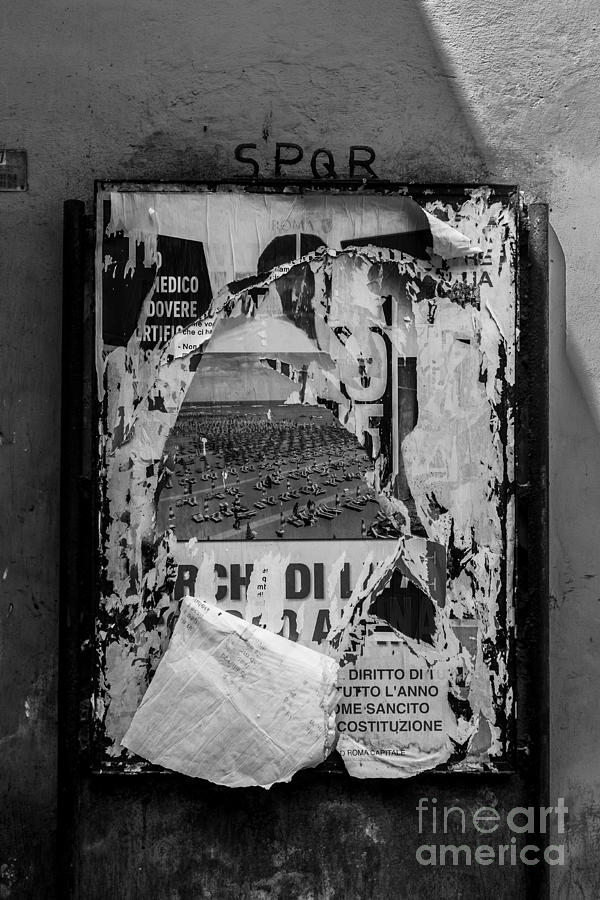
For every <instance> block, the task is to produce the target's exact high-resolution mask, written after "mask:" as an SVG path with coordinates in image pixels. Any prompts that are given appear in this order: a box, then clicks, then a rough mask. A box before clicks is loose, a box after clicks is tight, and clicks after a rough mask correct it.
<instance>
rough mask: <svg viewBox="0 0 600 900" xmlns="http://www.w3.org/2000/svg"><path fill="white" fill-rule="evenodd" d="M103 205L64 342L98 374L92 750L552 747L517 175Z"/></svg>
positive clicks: (111, 760)
mask: <svg viewBox="0 0 600 900" xmlns="http://www.w3.org/2000/svg"><path fill="white" fill-rule="evenodd" d="M96 200H97V209H96V222H95V265H94V278H95V295H94V297H93V298H92V297H91V295H89V293H88V298H89V307H88V308H89V310H90V312H92V314H93V319H94V322H95V328H94V336H93V338H92V330H91V321H92V319H91V318H90V317H88V320H87V326H86V327H87V331H86V335H87V337H86V338H85V340H84V342H83V343H85V344H86V347H87V350H86V352H85V356H86V357H88V358H87V359H85V360H84V359H82V358H80V359H79V362H78V361H77V360H76V359H75V358H74V357H73V356H71V358H70V361H69V363H68V365H70V366H72V367H73V366H74V367H77V366H78V365H81V366H82V373H83V372H84V371H85V377H86V378H87V382H86V383H87V395H86V396H85V397H83V399H82V398H80V397H78V396H77V397H72V398H71V402H70V403H69V404H68V407H67V409H66V411H65V423H64V428H65V430H66V431H65V433H67V434H69V433H71V434H73V439H74V440H75V441H76V440H78V439H77V438H76V437H75V436H74V433H73V428H72V427H71V430H70V431H69V428H70V426H69V422H71V426H72V422H73V419H77V416H78V415H80V414H81V415H83V410H82V407H81V404H82V403H84V404H85V418H86V421H87V425H88V429H87V432H86V434H87V439H88V441H89V443H88V445H86V448H85V449H82V448H81V447H80V448H79V449H77V448H75V451H76V453H75V455H76V456H81V457H82V458H83V459H84V460H85V466H87V469H86V470H85V472H84V474H85V475H86V476H87V479H88V481H87V482H86V483H87V484H89V488H88V491H89V493H88V497H87V500H86V503H89V504H91V508H92V509H94V510H95V513H94V518H93V521H94V523H97V527H94V528H93V529H92V533H89V531H88V532H86V533H85V535H84V537H85V540H87V542H88V544H87V548H88V550H89V553H86V558H87V559H92V558H93V560H94V562H93V564H91V565H88V567H87V569H86V567H85V566H84V567H83V571H84V575H83V581H82V582H81V583H80V586H81V584H83V586H84V588H85V591H86V595H87V596H90V591H91V590H92V584H94V585H95V589H94V590H95V596H94V601H93V604H90V605H89V606H88V607H87V608H86V611H84V613H83V615H82V613H81V610H80V609H77V612H76V614H75V616H74V617H72V618H71V622H73V621H74V619H76V620H77V621H78V622H79V626H78V628H80V629H81V630H80V631H78V633H77V637H76V640H75V641H73V640H72V639H71V641H70V642H69V641H67V645H68V646H70V647H71V651H70V656H69V654H68V653H67V662H66V665H67V666H69V665H70V666H71V667H72V669H73V671H75V670H77V672H78V674H77V678H78V681H79V684H80V686H82V691H83V693H82V698H83V702H84V703H87V702H89V703H90V705H91V709H92V716H91V728H90V731H89V735H90V743H89V746H88V749H89V760H90V762H91V766H92V768H93V769H94V770H95V771H98V772H121V773H135V772H142V771H152V770H153V769H154V768H155V767H158V766H160V767H162V768H163V769H166V770H174V771H178V772H182V773H184V774H188V775H194V776H198V777H200V778H204V779H206V780H209V781H213V782H215V783H217V784H227V785H230V786H240V787H241V786H248V785H256V784H258V785H263V786H267V785H269V784H272V783H274V782H276V781H286V780H289V779H290V778H291V777H292V776H293V775H294V773H295V772H297V771H299V770H300V769H304V768H307V767H308V768H310V767H314V766H316V765H318V764H319V763H323V762H325V761H327V762H326V765H327V766H328V768H329V770H330V771H332V772H333V771H335V770H336V768H337V769H339V770H343V769H345V770H347V772H349V774H350V775H352V776H355V777H357V778H381V777H384V778H406V777H409V776H412V775H416V774H418V773H421V772H425V771H436V772H476V773H481V774H484V773H487V774H490V773H497V772H509V771H512V770H514V769H515V767H518V765H519V752H518V748H521V749H522V748H523V747H524V746H526V747H527V752H528V754H529V761H528V763H527V764H528V765H530V764H531V760H532V759H533V758H534V757H536V754H539V753H541V752H542V750H541V746H540V741H541V739H542V738H541V733H540V731H539V727H538V724H539V723H538V720H537V718H536V716H537V713H536V709H539V708H540V698H541V699H542V705H543V701H544V690H545V688H544V677H545V676H544V675H543V672H544V651H543V639H542V640H540V634H541V635H543V634H544V629H545V625H544V616H543V612H542V610H541V607H540V603H539V598H540V597H543V596H545V591H544V584H545V577H546V564H547V554H546V548H545V511H546V495H545V478H546V468H545V452H546V449H545V448H546V437H545V436H546V430H547V419H546V418H545V412H544V410H545V408H546V404H547V377H546V374H545V373H546V371H547V332H546V328H547V326H546V311H545V308H543V307H540V309H539V310H535V309H534V302H535V300H536V292H537V293H538V294H539V295H543V294H544V291H545V280H544V279H545V275H544V271H543V267H541V268H540V270H539V272H540V275H539V281H536V279H535V278H534V277H533V278H532V277H531V271H532V269H531V266H532V264H533V266H534V271H535V265H536V258H539V257H540V255H541V256H543V253H544V252H545V243H544V240H543V238H544V235H543V222H544V210H543V209H536V211H534V215H533V218H532V211H531V210H530V211H529V216H528V212H527V210H525V209H524V208H523V205H522V202H521V200H520V196H519V192H518V190H517V189H516V188H514V187H498V186H491V187H488V186H450V187H448V186H443V187H442V186H426V187H415V186H407V185H397V184H390V183H380V182H375V181H373V182H371V183H368V184H367V185H366V186H365V185H363V184H360V185H357V184H355V183H342V182H335V183H330V182H324V181H323V182H312V183H310V184H298V183H294V184H292V183H289V184H284V183H280V182H276V183H275V182H271V183H256V182H254V183H244V184H239V183H223V184H193V185H191V184H137V183H136V184H130V183H123V182H118V183H110V182H106V183H101V184H99V185H98V190H97V196H96ZM71 209H72V210H73V212H74V218H72V219H71V227H72V229H73V233H74V235H75V238H76V240H78V239H82V238H81V231H79V232H78V231H77V229H78V227H80V226H81V208H80V207H73V206H72V207H71ZM530 219H531V220H532V221H533V224H534V228H533V229H531V228H530V224H531V222H530ZM67 225H68V226H69V220H68V221H67ZM77 233H79V238H77ZM532 234H533V239H534V240H533V244H531V240H532V238H531V235H532ZM540 236H541V237H540ZM536 241H537V245H536ZM536 246H537V249H536ZM531 247H533V250H534V252H533V253H532V251H531ZM65 252H66V254H67V258H68V253H69V242H67V244H66V245H65ZM67 258H66V261H67ZM82 259H83V253H82V254H79V255H77V254H76V257H75V259H74V260H73V258H72V259H71V262H73V261H74V262H75V263H76V265H74V266H73V265H71V269H70V271H71V275H70V277H71V278H72V279H74V282H73V284H71V286H70V287H68V290H67V292H66V296H67V300H69V299H71V300H73V302H74V303H75V304H76V305H77V304H78V303H79V299H78V294H79V297H80V296H81V295H82V292H83V293H85V283H86V278H85V277H84V276H85V273H84V270H83V261H82ZM77 263H78V264H77ZM78 273H79V274H78ZM87 283H88V285H89V283H90V280H89V278H88V279H87ZM66 321H67V326H68V325H69V322H68V317H67V320H66ZM68 331H69V328H68V327H67V340H68ZM92 340H93V344H94V346H93V358H94V365H93V374H92V365H91V357H92ZM86 342H87V343H86ZM74 376H75V373H74V372H71V380H73V377H74ZM90 376H91V377H90ZM81 378H83V375H80V382H79V383H81ZM70 390H71V391H77V383H71V387H70ZM72 478H73V472H72V471H71V469H69V471H67V472H66V473H65V484H64V488H65V491H66V492H67V493H68V494H69V496H72V494H73V484H72ZM70 482H71V483H70ZM65 515H66V517H67V519H70V520H71V521H70V522H69V521H66V526H67V528H69V527H70V528H71V532H70V533H71V547H73V531H72V529H73V524H74V521H76V520H79V519H80V517H81V509H80V508H75V506H74V507H72V508H69V507H67V509H66V513H65ZM82 536H83V535H82V533H81V532H80V538H81V537H82ZM79 543H80V549H79V551H78V552H79V553H81V540H80V541H79ZM526 562H527V564H525V563H526ZM532 562H535V565H533V566H532ZM80 571H81V570H80ZM72 589H73V585H71V591H72ZM72 602H73V603H74V604H75V607H77V605H78V602H79V601H78V600H75V599H74V598H73V600H72ZM75 607H73V608H72V612H74V610H75ZM515 622H517V624H518V625H519V632H518V637H516V631H515ZM72 629H73V625H71V632H70V633H71V638H73V636H74V633H73V630H72ZM81 639H83V640H84V641H86V642H87V643H86V655H85V662H83V663H82V661H81V657H79V658H77V650H76V647H75V644H76V643H77V642H78V641H79V640H81ZM69 660H70V662H69ZM82 672H83V676H82ZM86 691H87V695H86ZM517 696H518V699H519V717H518V718H516V703H515V700H516V697H517ZM87 724H88V723H87V721H86V722H85V723H84V727H83V732H85V743H86V745H87V742H88V737H87ZM77 727H80V723H79V725H78V726H75V725H73V730H72V734H71V737H72V739H73V740H75V731H76V730H77ZM80 730H81V729H80ZM536 733H537V735H538V740H537V746H536V738H535V735H536ZM536 758H538V757H536Z"/></svg>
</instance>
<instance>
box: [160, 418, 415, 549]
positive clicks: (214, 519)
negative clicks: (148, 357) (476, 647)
mask: <svg viewBox="0 0 600 900" xmlns="http://www.w3.org/2000/svg"><path fill="white" fill-rule="evenodd" d="M186 405H187V404H186ZM189 406H190V407H193V408H188V409H184V410H183V411H182V414H180V417H179V419H178V421H177V424H176V425H175V427H174V429H173V431H172V432H171V435H170V436H169V441H168V443H167V447H166V452H167V454H168V461H167V463H166V464H165V467H164V470H163V473H162V476H161V486H162V489H161V493H160V499H159V503H158V507H157V528H158V529H159V531H164V530H167V529H170V530H172V531H173V532H174V533H175V535H176V537H177V539H178V540H189V539H190V538H191V537H196V538H197V539H198V540H232V539H234V540H235V539H241V540H254V539H255V538H258V539H259V540H283V539H286V538H291V539H294V540H298V539H303V538H307V539H335V538H340V539H341V538H344V539H352V538H358V539H360V538H365V539H366V538H394V537H397V536H398V535H399V533H400V532H399V529H398V527H397V524H396V523H395V522H394V521H393V520H392V519H390V518H389V517H388V516H386V515H385V514H384V513H383V511H382V510H381V509H380V507H379V504H378V501H377V499H376V495H375V491H374V490H373V488H372V487H371V486H370V484H369V483H368V480H367V478H366V475H367V473H368V472H369V471H372V468H373V463H372V461H371V460H370V459H369V457H368V454H367V452H366V450H365V449H364V448H363V447H361V446H360V444H359V443H358V441H357V440H356V438H355V437H354V435H352V434H351V433H350V432H348V431H347V430H346V429H345V428H344V427H343V426H342V425H341V424H340V423H339V422H338V420H337V419H336V418H335V416H334V415H333V414H332V413H331V412H330V411H329V410H326V409H322V408H320V407H306V406H303V405H300V404H299V405H292V406H287V405H282V406H278V407H274V408H271V407H270V406H268V405H265V404H252V407H253V408H248V407H249V406H250V405H249V404H234V403H232V404H229V405H222V404H221V405H219V406H216V405H215V406H213V407H209V406H208V405H207V404H205V405H203V406H202V407H200V408H198V407H197V406H195V405H194V404H189ZM262 407H264V408H262Z"/></svg>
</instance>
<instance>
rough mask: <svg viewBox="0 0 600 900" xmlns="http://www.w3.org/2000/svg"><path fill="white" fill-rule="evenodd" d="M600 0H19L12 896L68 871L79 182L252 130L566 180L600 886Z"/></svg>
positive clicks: (528, 178)
mask: <svg viewBox="0 0 600 900" xmlns="http://www.w3.org/2000/svg"><path fill="white" fill-rule="evenodd" d="M599 19H600V11H599V9H598V6H597V3H596V2H595V0H584V2H581V0H580V2H577V0H576V2H573V3H570V4H565V3H562V2H560V0H528V2H527V3H525V4H523V3H517V2H516V0H494V3H492V4H485V5H483V6H482V4H481V3H477V4H476V3H475V2H474V0H443V2H442V0H423V2H422V3H419V2H418V0H378V2H375V3H374V4H365V3H360V2H358V0H349V2H343V3H342V2H341V0H331V2H329V3H326V4H325V3H323V2H321V0H307V2H305V3H303V4H295V5H294V4H290V3H287V4H284V3H281V2H277V0H254V2H252V3H240V2H238V0H234V2H231V3H229V4H225V3H222V2H217V0H207V2H204V3H201V4H200V3H198V2H196V0H179V2H178V3H177V4H174V3H164V2H160V0H130V2H129V3H123V2H122V0H104V2H102V3H91V2H90V0H76V2H75V3H67V2H65V0H47V2H44V3H40V2H39V0H21V2H20V3H19V4H18V5H15V4H8V3H5V4H3V5H2V7H1V9H0V21H1V27H0V144H2V145H4V146H7V147H23V148H25V149H27V151H28V153H29V163H30V190H29V192H28V193H27V194H24V195H11V194H0V316H1V320H2V326H1V328H0V360H1V366H0V432H1V435H0V471H1V472H2V478H1V479H0V509H1V510H2V515H1V516H0V692H1V695H0V746H1V748H2V766H0V773H1V774H0V794H1V795H2V796H3V798H5V801H4V802H3V803H2V804H0V835H2V837H3V842H2V852H1V855H0V896H6V897H17V896H32V897H45V896H49V894H48V891H49V889H50V888H49V886H50V885H51V881H52V877H53V875H52V862H51V859H52V855H51V851H52V841H53V806H54V794H55V775H54V773H55V763H56V760H55V749H54V747H55V718H56V702H55V690H56V658H57V604H58V577H57V554H58V460H59V443H58V421H59V395H58V388H59V374H60V345H59V335H60V306H61V246H60V243H61V242H60V230H61V216H62V201H63V199H65V198H67V197H81V198H82V199H86V200H90V199H91V192H92V181H93V179H94V178H95V177H113V178H117V177H129V178H135V177H157V178H173V179H175V178H179V177H183V176H186V177H198V178H204V177H215V176H227V175H232V174H236V173H237V174H242V173H243V172H244V171H245V170H244V168H243V167H241V166H240V165H239V164H237V163H235V162H234V160H233V154H232V150H233V147H234V146H235V144H237V143H238V142H240V141H244V140H248V141H255V142H256V143H257V144H259V146H260V152H261V155H262V158H263V159H264V161H265V166H264V172H265V174H269V169H271V171H272V159H273V151H274V142H275V141H277V140H290V141H295V142H298V143H300V144H302V145H304V146H305V147H306V148H309V149H311V150H312V149H314V148H316V147H318V146H327V147H329V148H331V149H332V150H333V151H334V152H335V155H336V160H338V159H339V161H340V163H341V161H342V159H345V158H347V148H348V146H349V145H350V144H352V143H359V144H370V145H371V146H373V147H374V148H375V149H376V151H377V157H378V158H377V164H376V165H375V166H374V168H375V170H376V172H377V174H379V175H380V176H382V177H393V178H396V179H399V180H403V179H413V178H414V179H418V180H421V181H427V180H432V181H440V180H456V181H465V180H479V179H482V180H486V179H491V178H495V179H496V180H506V181H510V182H514V181H518V182H519V183H520V184H521V185H522V187H523V189H524V190H525V192H526V195H527V197H528V198H530V199H531V198H537V199H542V200H548V201H549V202H550V203H551V206H552V214H551V219H552V223H553V226H554V229H555V231H556V235H557V241H555V242H554V243H553V259H554V265H553V278H552V285H553V289H554V290H553V334H552V378H553V383H552V398H551V399H552V428H553V446H552V466H553V468H552V536H553V542H552V573H553V599H552V658H551V670H552V682H551V688H552V696H551V706H552V710H553V730H552V779H553V782H552V795H553V796H554V797H556V796H559V795H563V796H565V798H566V801H567V805H568V806H569V807H570V808H571V810H572V813H571V827H570V838H569V841H570V846H569V850H570V866H569V868H568V870H566V871H562V870H554V871H553V885H554V889H555V896H556V897H561V898H562V897H565V898H567V897H577V898H579V897H584V898H588V897H589V898H593V897H596V896H598V893H599V882H600V866H599V864H598V861H597V860H598V854H597V849H598V848H597V843H598V833H599V831H600V753H599V752H598V750H597V746H598V742H599V738H600V716H599V715H598V704H597V702H596V700H595V684H596V683H597V680H598V675H600V655H599V653H598V637H599V636H598V620H599V618H600V604H599V602H598V601H599V598H600V581H599V573H600V564H599V560H598V543H599V542H598V537H599V536H600V461H599V460H600V454H599V453H598V450H599V447H598V444H599V437H598V427H599V426H600V355H599V354H598V353H597V349H596V348H597V345H598V341H599V339H600V315H599V313H598V309H597V302H598V300H597V295H596V285H597V280H598V270H599V268H600V262H599V261H598V255H597V253H596V246H595V243H596V239H597V238H596V235H597V231H598V212H597V210H598V200H599V199H600V198H599V194H600V179H599V178H598V176H599V174H600V161H599V157H598V153H597V147H598V144H599V140H598V139H599V137H600V134H599V132H600V110H599V108H598V107H599V105H600V84H599V83H598V69H599V67H600V61H599V60H600V55H599V54H598V37H597V34H598V25H599ZM269 161H271V162H270V163H269ZM340 168H341V169H342V171H343V170H344V168H345V166H344V165H340ZM304 173H305V174H308V169H307V168H306V167H305V168H304ZM561 247H562V252H561ZM563 252H564V266H563V257H562V253H563ZM565 284H566V289H565ZM87 849H88V852H90V853H91V854H92V855H93V852H94V848H93V847H91V849H90V847H88V848H87ZM12 860H16V862H14V863H13V862H12ZM173 896H176V895H175V894H174V895H173ZM177 896H179V895H177ZM257 896H258V895H257ZM453 896H454V895H453ZM456 896H458V894H456Z"/></svg>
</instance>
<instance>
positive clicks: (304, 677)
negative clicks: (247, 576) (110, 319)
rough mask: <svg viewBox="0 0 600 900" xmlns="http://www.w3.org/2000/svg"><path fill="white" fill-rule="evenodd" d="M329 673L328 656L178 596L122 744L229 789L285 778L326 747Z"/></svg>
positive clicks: (322, 755) (331, 691) (331, 716)
mask: <svg viewBox="0 0 600 900" xmlns="http://www.w3.org/2000/svg"><path fill="white" fill-rule="evenodd" d="M336 675H337V663H336V662H335V661H334V660H333V659H330V658H328V657H326V656H323V655H321V654H319V653H315V652H314V651H313V650H310V649H307V648H306V647H302V646H300V645H299V644H294V643H290V642H289V641H286V640H285V638H281V637H279V636H278V635H275V634H272V633H271V632H270V631H267V630H264V629H262V628H259V627H258V626H256V625H252V624H251V623H248V622H244V621H243V620H242V619H238V618H236V617H235V616H232V615H231V614H230V613H227V612H224V611H222V610H219V609H217V608H216V607H215V606H213V605H211V604H209V603H206V602H205V601H203V600H200V599H198V598H192V597H186V599H185V601H184V603H183V606H182V609H181V614H180V616H179V619H178V622H177V625H176V626H175V631H174V634H173V638H172V640H171V643H170V645H169V649H168V650H167V652H166V654H165V655H164V657H163V659H162V660H161V663H160V665H159V667H158V670H157V672H156V674H155V676H154V679H153V681H152V683H151V685H150V687H149V688H148V691H147V692H146V695H145V697H144V700H143V703H142V705H141V706H140V708H139V710H138V711H137V713H136V714H135V716H134V718H133V722H132V723H131V726H130V728H129V730H128V732H127V734H126V735H125V737H124V739H123V745H124V746H125V747H127V748H128V749H129V750H132V751H133V752H134V753H137V754H138V755H140V756H142V757H144V759H148V760H150V761H151V762H152V763H156V764H159V765H162V766H166V767H167V768H169V769H174V770H175V771H177V772H183V773H184V774H186V775H193V776H196V777H201V778H205V779H208V780H209V781H213V782H215V784H223V785H227V786H228V787H239V786H242V785H260V786H261V787H270V785H271V784H273V783H274V782H277V781H289V779H290V778H291V777H292V775H294V773H295V772H297V771H298V770H299V769H303V768H306V767H310V766H316V765H317V764H318V763H320V762H322V761H323V760H324V759H326V757H327V756H328V755H329V753H330V751H331V747H332V745H333V742H334V737H335V730H334V720H335V707H336V701H337V685H336Z"/></svg>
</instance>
